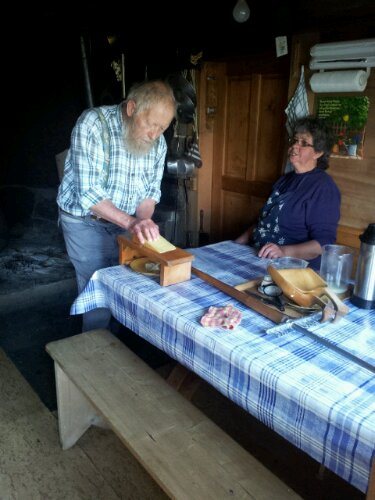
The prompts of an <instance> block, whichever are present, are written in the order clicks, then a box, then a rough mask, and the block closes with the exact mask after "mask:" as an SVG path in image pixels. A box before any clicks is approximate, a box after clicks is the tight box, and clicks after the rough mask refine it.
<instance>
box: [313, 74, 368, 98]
mask: <svg viewBox="0 0 375 500" xmlns="http://www.w3.org/2000/svg"><path fill="white" fill-rule="evenodd" d="M367 76H368V75H367V73H366V71H363V70H362V69H358V70H352V71H324V72H321V73H314V74H313V76H312V77H311V78H310V87H311V90H312V91H313V92H317V93H318V92H363V91H364V90H365V88H366V85H367Z"/></svg>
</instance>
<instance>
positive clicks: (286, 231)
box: [253, 168, 341, 268]
mask: <svg viewBox="0 0 375 500" xmlns="http://www.w3.org/2000/svg"><path fill="white" fill-rule="evenodd" d="M340 202H341V196H340V191H339V189H338V187H337V186H336V184H335V183H334V181H333V179H332V178H331V177H330V176H329V175H328V174H327V173H326V172H325V171H324V170H320V169H318V168H315V169H314V170H312V171H310V172H306V173H305V174H297V173H295V172H289V173H288V174H286V175H283V176H282V177H281V178H280V179H279V180H278V181H276V183H275V185H274V187H273V191H272V193H271V196H270V197H269V199H268V200H267V202H266V204H265V205H264V207H263V209H262V212H261V215H260V218H259V221H258V225H257V227H256V228H255V229H254V233H253V242H254V245H255V246H256V247H257V248H261V247H262V246H263V245H265V244H266V243H268V242H273V243H276V244H278V245H293V244H297V243H303V242H305V241H310V240H316V241H318V242H319V243H320V245H321V246H323V245H326V244H331V243H334V242H335V240H336V231H337V224H338V221H339V218H340ZM319 265H320V257H317V258H316V259H313V260H311V261H310V266H311V267H314V268H318V267H319Z"/></svg>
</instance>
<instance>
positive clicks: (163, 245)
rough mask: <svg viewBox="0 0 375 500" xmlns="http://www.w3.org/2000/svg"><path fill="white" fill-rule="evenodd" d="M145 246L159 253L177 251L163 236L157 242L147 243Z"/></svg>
mask: <svg viewBox="0 0 375 500" xmlns="http://www.w3.org/2000/svg"><path fill="white" fill-rule="evenodd" d="M144 246H145V247H147V248H150V249H151V250H154V251H155V252H157V253H165V252H170V251H172V250H176V247H175V246H174V245H172V243H170V242H169V241H168V240H166V239H165V238H163V236H159V238H158V239H157V240H155V241H146V242H145V244H144Z"/></svg>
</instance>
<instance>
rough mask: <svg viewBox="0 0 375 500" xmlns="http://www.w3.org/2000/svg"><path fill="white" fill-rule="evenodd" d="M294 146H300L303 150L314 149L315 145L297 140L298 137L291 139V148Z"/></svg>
mask: <svg viewBox="0 0 375 500" xmlns="http://www.w3.org/2000/svg"><path fill="white" fill-rule="evenodd" d="M294 144H298V146H300V147H301V148H313V147H314V146H313V144H309V143H308V142H306V141H305V140H303V139H297V138H296V137H291V138H290V139H289V146H294Z"/></svg>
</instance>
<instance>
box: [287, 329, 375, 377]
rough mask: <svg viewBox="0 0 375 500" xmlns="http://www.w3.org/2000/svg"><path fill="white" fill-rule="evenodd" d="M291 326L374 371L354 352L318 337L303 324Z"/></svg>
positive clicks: (374, 371)
mask: <svg viewBox="0 0 375 500" xmlns="http://www.w3.org/2000/svg"><path fill="white" fill-rule="evenodd" d="M292 327H293V328H294V330H297V331H299V332H300V333H303V334H304V335H306V336H307V337H309V338H310V339H312V340H315V341H316V342H319V344H322V345H324V346H325V347H327V348H328V349H330V350H331V351H334V352H336V353H337V354H340V355H341V356H343V357H344V358H346V359H349V360H350V361H353V363H356V364H357V365H359V366H362V367H363V368H366V370H370V372H372V373H375V366H373V365H371V364H370V363H367V361H364V360H363V359H361V358H358V357H357V356H354V354H351V353H350V352H348V351H346V350H345V349H342V348H341V347H339V346H337V345H335V344H332V342H329V341H328V340H326V339H324V338H322V337H320V336H319V335H316V334H315V333H313V332H310V331H309V330H307V329H306V328H304V327H303V326H300V325H297V324H295V323H293V324H292Z"/></svg>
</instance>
